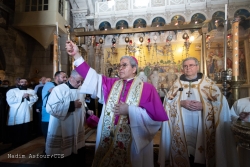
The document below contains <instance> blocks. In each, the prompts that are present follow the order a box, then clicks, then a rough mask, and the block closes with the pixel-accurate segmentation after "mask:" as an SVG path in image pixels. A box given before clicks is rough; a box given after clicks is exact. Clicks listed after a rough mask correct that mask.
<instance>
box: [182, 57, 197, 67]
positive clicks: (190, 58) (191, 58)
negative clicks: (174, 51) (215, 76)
mask: <svg viewBox="0 0 250 167" xmlns="http://www.w3.org/2000/svg"><path fill="white" fill-rule="evenodd" d="M188 60H194V61H195V65H199V61H198V60H197V59H196V58H195V57H188V58H186V59H184V60H183V61H182V67H183V65H184V63H185V62H186V61H188Z"/></svg>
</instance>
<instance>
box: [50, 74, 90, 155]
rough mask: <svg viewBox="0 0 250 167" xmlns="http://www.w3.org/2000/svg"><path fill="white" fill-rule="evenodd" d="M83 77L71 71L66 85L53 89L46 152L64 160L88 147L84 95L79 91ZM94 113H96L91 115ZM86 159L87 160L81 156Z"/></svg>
mask: <svg viewBox="0 0 250 167" xmlns="http://www.w3.org/2000/svg"><path fill="white" fill-rule="evenodd" d="M82 81H83V78H82V77H81V76H80V75H79V74H78V73H77V72H76V71H75V70H72V72H71V76H70V78H69V79H68V81H67V82H66V83H63V84H60V85H58V86H56V87H54V88H53V90H52V92H51V94H50V96H49V98H48V101H47V104H46V111H47V112H48V113H49V114H50V120H49V128H48V134H47V140H46V149H45V152H46V154H47V155H53V154H61V155H62V156H63V157H67V156H70V155H71V154H77V153H78V151H79V150H80V149H81V148H83V147H84V146H85V140H84V136H85V128H84V121H85V113H86V110H85V105H84V103H85V94H82V93H80V92H79V89H78V88H79V86H80V85H81V84H82ZM89 114H90V115H91V114H93V111H91V113H89ZM82 158H84V157H82Z"/></svg>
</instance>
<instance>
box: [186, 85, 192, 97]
mask: <svg viewBox="0 0 250 167" xmlns="http://www.w3.org/2000/svg"><path fill="white" fill-rule="evenodd" d="M188 89H189V90H188V92H187V93H186V94H188V97H190V94H192V93H191V91H190V90H191V82H189V85H188Z"/></svg>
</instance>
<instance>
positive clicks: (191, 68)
mask: <svg viewBox="0 0 250 167" xmlns="http://www.w3.org/2000/svg"><path fill="white" fill-rule="evenodd" d="M183 70H184V74H185V76H186V77H187V78H189V79H193V78H194V77H195V76H196V75H197V73H198V71H199V65H197V64H195V61H194V60H187V61H185V62H184V63H183Z"/></svg>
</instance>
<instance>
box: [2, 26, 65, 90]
mask: <svg viewBox="0 0 250 167" xmlns="http://www.w3.org/2000/svg"><path fill="white" fill-rule="evenodd" d="M64 38H65V37H62V40H60V41H61V44H62V47H61V48H62V49H64V51H62V70H65V71H67V68H68V66H67V64H68V58H67V54H66V52H65V48H64V47H65V40H64ZM52 44H53V43H52ZM0 49H2V51H3V55H4V57H3V58H1V60H0V62H1V63H0V64H1V66H0V67H1V68H2V69H0V70H2V74H3V76H4V75H5V76H4V78H1V79H2V80H3V79H7V80H9V81H10V82H11V85H12V84H14V81H15V78H17V77H23V78H26V79H28V80H29V81H32V80H33V81H35V82H36V83H37V82H38V79H39V78H40V77H42V76H46V77H51V78H53V45H50V46H49V47H48V48H47V49H44V48H43V47H42V46H41V45H40V44H39V43H38V42H37V41H36V40H34V39H33V38H32V37H30V36H28V35H27V34H24V33H23V32H20V31H19V30H17V29H14V28H13V27H8V29H4V28H0ZM3 71H4V72H3Z"/></svg>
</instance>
